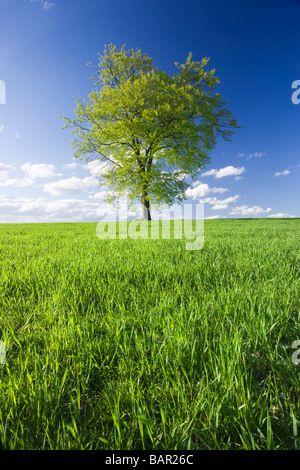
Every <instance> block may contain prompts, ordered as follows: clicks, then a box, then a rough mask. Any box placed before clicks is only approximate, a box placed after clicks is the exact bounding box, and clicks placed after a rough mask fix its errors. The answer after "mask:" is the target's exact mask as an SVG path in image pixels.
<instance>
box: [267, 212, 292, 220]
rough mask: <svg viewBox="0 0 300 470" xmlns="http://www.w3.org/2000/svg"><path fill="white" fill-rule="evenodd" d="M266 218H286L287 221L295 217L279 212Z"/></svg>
mask: <svg viewBox="0 0 300 470" xmlns="http://www.w3.org/2000/svg"><path fill="white" fill-rule="evenodd" d="M267 217H268V218H274V219H282V218H287V219H290V218H291V219H294V218H296V217H297V216H296V215H291V214H287V213H286V212H279V213H278V214H271V215H268V216H267Z"/></svg>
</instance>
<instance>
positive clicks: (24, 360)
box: [0, 219, 300, 450]
mask: <svg viewBox="0 0 300 470" xmlns="http://www.w3.org/2000/svg"><path fill="white" fill-rule="evenodd" d="M96 225H97V224H95V223H74V224H72V223H71V224H63V223H61V224H32V225H31V224H28V225H20V224H15V225H0V270H1V278H0V339H2V341H3V342H4V344H5V348H6V361H5V362H4V363H3V364H2V365H0V440H1V443H2V446H3V447H4V448H9V449H113V450H117V449H123V450H128V449H151V450H154V449H159V450H161V449H168V450H170V449H171V450H174V449H180V450H182V449H221V450H223V449H300V427H299V426H300V398H299V397H300V364H299V365H297V364H296V363H295V361H294V360H292V355H293V353H297V348H296V349H293V348H292V344H293V342H294V341H296V340H300V318H299V313H300V292H299V291H300V276H299V266H300V255H299V248H300V243H299V230H300V219H281V220H280V219H278V220H273V219H248V220H247V219H245V220H241V219H240V220H237V219H236V220H206V221H205V242H204V246H203V248H202V249H201V250H198V251H187V250H186V249H185V241H184V240H172V239H171V240H131V239H127V240H100V239H99V238H97V236H96ZM299 348H300V346H298V349H299ZM296 356H297V354H296ZM294 357H295V356H294ZM298 357H299V358H300V352H299V355H298Z"/></svg>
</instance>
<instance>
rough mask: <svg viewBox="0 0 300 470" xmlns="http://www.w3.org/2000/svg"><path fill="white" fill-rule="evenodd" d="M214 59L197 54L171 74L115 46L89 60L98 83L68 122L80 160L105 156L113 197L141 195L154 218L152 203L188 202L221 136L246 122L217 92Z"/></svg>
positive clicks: (144, 209) (107, 182)
mask: <svg viewBox="0 0 300 470" xmlns="http://www.w3.org/2000/svg"><path fill="white" fill-rule="evenodd" d="M208 61H209V59H208V58H204V59H202V61H201V62H193V61H192V54H191V53H190V54H189V56H188V58H187V60H186V63H185V64H182V65H179V63H177V62H175V66H176V68H177V71H176V73H174V75H173V76H170V75H169V74H168V73H167V72H164V71H162V70H161V69H160V68H158V67H156V66H154V63H153V59H152V58H150V57H149V56H147V54H142V53H141V51H140V50H139V49H135V50H134V49H130V50H125V45H124V46H122V47H121V49H117V47H116V46H114V45H112V44H110V45H108V46H107V45H106V46H105V49H104V52H103V55H100V54H99V62H98V66H92V65H91V64H88V65H89V66H90V67H92V69H93V71H94V73H93V76H92V77H91V79H92V80H93V81H94V89H93V90H92V92H91V93H90V94H89V95H88V101H86V100H82V101H81V100H79V99H76V108H75V110H74V112H75V115H76V118H75V119H69V118H66V117H63V118H64V120H65V126H64V127H65V128H66V127H67V128H72V129H73V131H72V132H73V135H74V136H75V137H74V139H73V141H72V148H73V149H76V151H75V153H74V157H75V158H78V159H85V162H89V161H94V160H98V161H100V162H101V164H100V167H99V168H101V171H99V177H100V178H101V179H102V181H103V182H104V184H105V185H106V186H109V187H110V188H111V189H112V193H111V194H110V195H109V196H108V197H107V199H106V200H107V201H108V202H111V203H112V202H114V200H116V198H117V197H120V196H124V195H127V196H128V198H129V200H130V201H131V202H132V201H134V200H137V199H139V200H140V201H141V204H142V218H143V220H151V215H150V203H156V204H162V203H164V204H167V205H168V206H170V205H171V204H173V203H174V202H175V201H178V202H181V201H183V200H184V199H185V198H186V195H185V191H186V190H187V188H188V187H189V184H188V183H187V182H186V179H187V177H190V178H191V179H192V180H195V179H196V177H197V175H198V174H199V171H200V170H201V169H202V168H203V166H204V165H205V164H206V163H207V162H208V161H209V153H210V151H211V150H212V149H213V148H214V147H215V145H216V142H217V137H218V136H221V137H222V138H223V139H224V140H230V137H231V136H232V135H233V133H234V129H235V128H237V127H238V126H237V123H236V120H235V119H233V117H232V115H231V112H230V111H229V109H228V108H227V106H226V105H227V103H226V102H225V101H222V99H221V95H220V94H218V93H213V92H214V89H215V87H216V85H217V84H218V83H219V79H218V78H217V77H215V70H210V71H206V70H205V68H206V66H207V64H208Z"/></svg>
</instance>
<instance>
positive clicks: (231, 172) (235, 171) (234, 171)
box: [202, 165, 246, 179]
mask: <svg viewBox="0 0 300 470" xmlns="http://www.w3.org/2000/svg"><path fill="white" fill-rule="evenodd" d="M245 171H246V168H245V167H244V166H242V167H241V168H236V167H234V166H231V165H230V166H226V167H225V168H220V170H216V169H212V170H209V171H206V172H205V173H202V176H214V177H215V178H216V179H220V178H224V177H226V176H239V175H241V174H242V173H245Z"/></svg>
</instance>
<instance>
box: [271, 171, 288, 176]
mask: <svg viewBox="0 0 300 470" xmlns="http://www.w3.org/2000/svg"><path fill="white" fill-rule="evenodd" d="M290 173H291V172H290V171H289V170H284V171H277V172H276V173H275V174H274V176H287V175H289V174H290Z"/></svg>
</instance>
